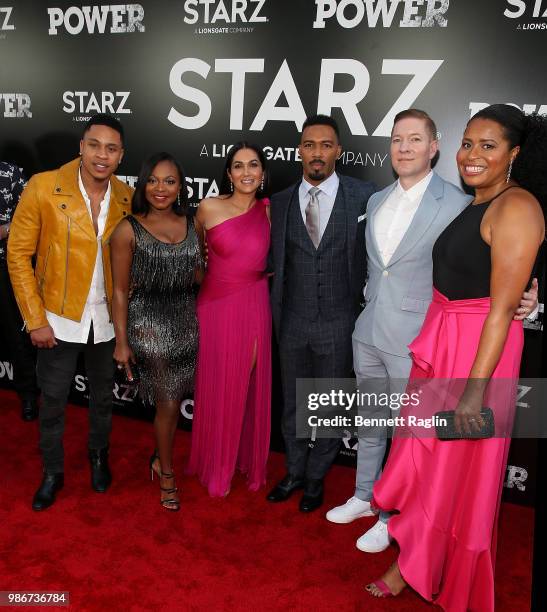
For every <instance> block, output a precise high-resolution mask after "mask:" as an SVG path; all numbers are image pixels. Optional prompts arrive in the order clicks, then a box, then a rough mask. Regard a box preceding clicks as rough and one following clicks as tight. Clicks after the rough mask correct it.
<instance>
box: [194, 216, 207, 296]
mask: <svg viewBox="0 0 547 612" xmlns="http://www.w3.org/2000/svg"><path fill="white" fill-rule="evenodd" d="M194 224H195V228H196V233H197V235H198V238H199V248H200V249H201V255H202V257H203V261H204V262H206V261H207V243H206V241H205V229H204V227H203V224H202V222H201V221H200V219H199V215H198V214H196V215H195V217H194ZM204 274H205V268H204V267H203V266H200V267H198V268H196V270H195V273H194V280H195V282H196V283H198V285H201V283H202V281H203V276H204Z"/></svg>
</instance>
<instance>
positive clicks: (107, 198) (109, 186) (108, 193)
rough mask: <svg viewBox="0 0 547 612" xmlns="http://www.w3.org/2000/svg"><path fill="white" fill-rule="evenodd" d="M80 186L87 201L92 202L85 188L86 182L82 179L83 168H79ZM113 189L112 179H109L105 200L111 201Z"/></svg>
mask: <svg viewBox="0 0 547 612" xmlns="http://www.w3.org/2000/svg"><path fill="white" fill-rule="evenodd" d="M78 187H79V188H80V192H81V194H82V197H83V198H84V200H85V201H86V202H90V199H89V196H88V195H87V191H86V190H85V187H84V183H83V181H82V169H81V168H78ZM111 191H112V185H111V184H110V181H108V187H107V188H106V193H105V194H104V198H103V200H102V201H103V202H110V193H111Z"/></svg>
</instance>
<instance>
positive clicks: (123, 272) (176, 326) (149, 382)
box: [111, 153, 203, 511]
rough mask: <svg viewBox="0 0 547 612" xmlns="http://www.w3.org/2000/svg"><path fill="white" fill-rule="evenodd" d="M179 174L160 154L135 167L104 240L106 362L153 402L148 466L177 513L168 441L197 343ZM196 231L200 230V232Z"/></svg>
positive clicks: (188, 229) (194, 248) (193, 235)
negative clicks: (123, 210)
mask: <svg viewBox="0 0 547 612" xmlns="http://www.w3.org/2000/svg"><path fill="white" fill-rule="evenodd" d="M184 185H185V181H184V175H183V172H182V170H181V168H180V166H179V164H178V163H177V161H176V160H175V159H174V158H173V157H172V156H171V155H169V154H168V153H157V154H155V155H153V156H152V157H150V158H149V159H147V160H146V161H145V162H144V164H143V166H142V169H141V173H140V175H139V178H138V181H137V186H136V190H135V194H134V195H133V200H132V213H133V216H131V217H128V218H127V219H125V220H123V221H122V222H120V224H119V225H118V227H117V228H116V230H115V232H114V234H113V236H112V239H111V249H112V274H113V282H114V291H113V300H112V315H113V320H114V328H115V331H116V348H115V350H114V359H115V361H116V362H117V364H118V368H120V369H123V368H125V370H126V374H127V377H128V379H130V380H131V379H132V378H133V371H132V367H133V368H134V365H135V364H136V366H137V368H138V371H139V373H140V382H139V394H140V396H141V398H142V399H143V401H145V402H149V403H151V404H154V405H155V406H156V417H155V419H154V430H155V435H156V449H157V450H156V451H155V452H154V454H153V455H152V457H151V458H150V471H151V476H152V478H153V476H154V473H155V474H156V475H158V476H159V478H160V489H161V499H160V501H161V504H162V506H163V507H164V508H166V509H167V510H172V511H173V510H175V511H176V510H179V508H180V502H179V496H178V490H177V487H176V485H175V477H174V473H173V468H172V463H173V440H174V436H175V431H176V428H177V423H178V415H179V407H180V401H181V399H182V398H183V396H184V395H185V394H187V393H188V392H190V391H192V389H193V383H194V368H195V362H196V353H197V347H198V325H197V319H196V309H195V297H194V291H193V284H194V282H196V281H199V280H201V278H200V277H201V273H202V261H203V260H202V255H201V246H200V238H199V235H198V229H197V228H196V226H195V225H194V220H193V218H192V217H190V216H187V215H186V206H185V200H186V197H185V195H186V189H185V187H184ZM200 234H201V232H200Z"/></svg>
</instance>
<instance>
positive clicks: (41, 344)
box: [30, 325, 57, 348]
mask: <svg viewBox="0 0 547 612" xmlns="http://www.w3.org/2000/svg"><path fill="white" fill-rule="evenodd" d="M30 341H31V342H32V344H33V345H34V346H36V347H37V348H53V347H54V346H57V340H55V334H54V333H53V329H52V328H51V326H50V325H46V326H45V327H39V328H38V329H33V330H32V331H31V332H30Z"/></svg>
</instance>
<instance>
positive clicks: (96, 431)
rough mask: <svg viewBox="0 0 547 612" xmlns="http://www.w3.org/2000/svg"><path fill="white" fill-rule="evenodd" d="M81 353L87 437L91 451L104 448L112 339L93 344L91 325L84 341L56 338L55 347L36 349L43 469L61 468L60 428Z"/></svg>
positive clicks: (109, 412)
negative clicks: (86, 399) (86, 397)
mask: <svg viewBox="0 0 547 612" xmlns="http://www.w3.org/2000/svg"><path fill="white" fill-rule="evenodd" d="M81 352H83V353H84V358H85V368H86V373H87V378H88V380H89V439H88V447H89V448H90V449H93V450H98V449H101V448H106V447H107V446H108V439H109V436H110V430H111V429H112V388H113V385H114V369H115V368H114V361H113V359H112V354H113V352H114V340H110V341H108V342H100V343H98V344H93V327H92V328H91V331H90V334H89V339H88V342H87V344H83V343H79V342H63V341H62V340H57V346H55V347H53V348H50V349H38V363H37V374H38V383H39V385H40V388H41V389H42V402H41V406H40V448H41V450H42V455H43V460H44V470H45V471H46V472H49V473H57V472H63V471H64V467H63V465H64V451H63V431H64V427H65V407H66V402H67V398H68V394H69V391H70V386H71V384H72V380H73V378H74V372H75V370H76V363H77V360H78V355H79V354H80V353H81Z"/></svg>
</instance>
